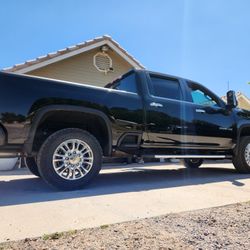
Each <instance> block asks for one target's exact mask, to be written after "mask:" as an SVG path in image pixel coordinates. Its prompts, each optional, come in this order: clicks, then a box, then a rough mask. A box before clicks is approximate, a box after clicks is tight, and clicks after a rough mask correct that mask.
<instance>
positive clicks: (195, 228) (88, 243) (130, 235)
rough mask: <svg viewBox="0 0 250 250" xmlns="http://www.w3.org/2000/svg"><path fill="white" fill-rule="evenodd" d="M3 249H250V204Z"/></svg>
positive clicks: (56, 236) (18, 243) (49, 237)
mask: <svg viewBox="0 0 250 250" xmlns="http://www.w3.org/2000/svg"><path fill="white" fill-rule="evenodd" d="M0 249H30V250H31V249H60V250H61V249H65V250H66V249H67V250H68V249H169V250H170V249H185V250H186V249H227V250H230V249H233V250H236V249H240V250H243V249H250V202H248V203H241V204H234V205H229V206H224V207H218V208H211V209H203V210H197V211H192V212H184V213H178V214H169V215H166V216H159V217H154V218H149V219H144V220H138V221H132V222H126V223H119V224H114V225H103V226H101V227H98V228H91V229H85V230H80V231H70V232H65V233H55V234H51V235H44V236H43V237H40V238H33V239H25V240H21V241H16V242H8V243H3V244H0Z"/></svg>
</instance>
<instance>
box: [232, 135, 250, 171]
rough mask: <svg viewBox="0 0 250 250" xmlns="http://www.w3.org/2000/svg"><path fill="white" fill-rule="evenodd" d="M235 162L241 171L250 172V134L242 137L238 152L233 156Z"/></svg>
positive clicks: (236, 167) (235, 165)
mask: <svg viewBox="0 0 250 250" xmlns="http://www.w3.org/2000/svg"><path fill="white" fill-rule="evenodd" d="M233 164H234V167H235V169H236V170H237V171H238V172H239V173H243V174H249V173H250V136H244V137H241V138H240V142H239V148H238V153H237V155H234V156H233Z"/></svg>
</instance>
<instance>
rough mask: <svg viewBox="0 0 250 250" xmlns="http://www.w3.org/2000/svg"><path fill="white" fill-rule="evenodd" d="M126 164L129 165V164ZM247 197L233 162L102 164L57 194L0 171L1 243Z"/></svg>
mask: <svg viewBox="0 0 250 250" xmlns="http://www.w3.org/2000/svg"><path fill="white" fill-rule="evenodd" d="M128 166H129V168H128ZM248 200H250V175H241V174H237V173H236V172H235V171H234V169H233V166H232V164H229V163H223V164H222V163H216V164H204V165H203V166H202V168H200V169H197V170H189V169H185V168H183V167H182V166H181V165H178V164H176V165H174V164H166V163H165V164H145V165H121V166H118V167H117V166H116V167H115V168H114V166H109V167H108V166H106V167H105V168H104V169H103V170H102V172H101V174H100V175H99V177H98V178H97V179H96V180H95V182H94V183H92V184H91V185H89V186H88V187H86V188H85V189H84V190H80V191H74V192H56V191H54V190H52V189H50V188H49V187H47V186H46V185H45V184H44V183H43V181H42V180H40V179H39V178H36V177H34V176H32V175H30V174H29V172H28V171H27V170H16V171H12V172H1V173H0V241H6V240H17V239H22V238H26V237H33V236H41V235H43V234H48V233H53V232H56V231H67V230H71V229H82V228H86V227H95V226H100V225H104V224H110V223H117V222H123V221H129V220H134V219H140V218H145V217H151V216H157V215H162V214H167V213H172V212H180V211H187V210H194V209H201V208H208V207H214V206H222V205H226V204H231V203H236V202H243V201H248Z"/></svg>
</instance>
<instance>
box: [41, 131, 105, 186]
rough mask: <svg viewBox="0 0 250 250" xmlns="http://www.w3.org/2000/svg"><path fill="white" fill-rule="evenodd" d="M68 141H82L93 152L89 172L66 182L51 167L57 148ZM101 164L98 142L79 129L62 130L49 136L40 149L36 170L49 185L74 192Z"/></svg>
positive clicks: (97, 170)
mask: <svg viewBox="0 0 250 250" xmlns="http://www.w3.org/2000/svg"><path fill="white" fill-rule="evenodd" d="M69 139H78V140H82V141H84V142H85V143H86V144H88V146H89V147H90V148H91V150H92V152H93V165H92V168H91V170H90V171H89V172H88V173H87V174H86V175H85V176H84V177H82V178H81V179H78V180H66V179H64V178H62V177H60V176H59V175H58V174H57V173H56V171H55V169H54V167H53V154H54V152H55V150H56V149H57V147H58V146H59V145H60V144H61V143H62V142H64V141H66V140H69ZM101 164H102V152H101V147H100V145H99V143H98V141H97V140H96V139H95V137H94V136H92V135H91V134H89V133H88V132H86V131H83V130H80V129H64V130H61V131H58V132H56V133H55V134H53V135H51V136H50V137H49V138H48V139H47V140H46V141H45V142H44V144H43V146H42V147H41V150H40V151H39V154H38V169H39V172H40V174H41V177H42V178H43V179H44V180H45V181H46V182H47V183H48V184H50V185H52V186H54V187H56V188H59V189H62V190H74V189H78V188H81V187H83V186H84V185H86V184H87V183H89V181H90V180H92V179H93V178H94V177H95V176H96V175H98V173H99V171H100V169H101Z"/></svg>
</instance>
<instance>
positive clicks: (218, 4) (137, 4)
mask: <svg viewBox="0 0 250 250" xmlns="http://www.w3.org/2000/svg"><path fill="white" fill-rule="evenodd" d="M249 13H250V1H249V0H134V1H133V0H126V1H122V0H120V1H118V0H116V1H115V0H106V1H101V0H40V1H39V0H36V1H34V0H22V1H20V0H1V1H0V27H1V33H0V34H1V36H0V68H3V67H8V66H12V65H13V64H17V63H21V62H23V61H25V60H29V59H33V58H35V57H38V56H40V55H44V54H46V53H49V52H53V51H55V50H58V49H62V48H64V47H66V46H69V45H73V44H76V43H79V42H82V41H85V40H88V39H92V38H94V37H96V36H100V35H103V34H109V35H111V36H112V37H113V38H114V39H115V40H117V41H118V42H119V43H120V44H121V45H122V46H123V47H124V48H125V49H126V50H128V51H129V52H130V53H131V54H132V55H133V56H134V57H136V58H137V59H138V60H139V61H140V62H141V63H142V64H143V65H145V66H146V67H147V68H148V69H151V70H155V71H159V72H164V73H168V74H172V75H178V76H182V77H186V78H189V79H192V80H195V81H198V82H200V83H202V84H204V85H206V86H207V87H209V88H210V89H212V90H213V91H214V92H216V93H217V94H219V95H224V94H225V92H226V91H227V82H228V81H229V84H230V89H234V90H236V91H242V92H244V93H245V94H246V95H247V96H248V97H250V85H249V84H247V82H249V81H250V17H249Z"/></svg>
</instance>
